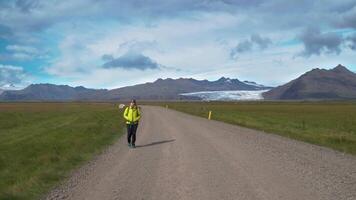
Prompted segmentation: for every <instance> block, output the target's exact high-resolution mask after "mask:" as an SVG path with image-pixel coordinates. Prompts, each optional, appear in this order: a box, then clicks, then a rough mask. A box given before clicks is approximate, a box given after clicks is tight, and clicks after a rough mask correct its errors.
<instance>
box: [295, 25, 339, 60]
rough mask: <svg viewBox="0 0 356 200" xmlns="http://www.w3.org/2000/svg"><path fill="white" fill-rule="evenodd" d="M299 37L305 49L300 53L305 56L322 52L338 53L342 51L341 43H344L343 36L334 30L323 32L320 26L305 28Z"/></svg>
mask: <svg viewBox="0 0 356 200" xmlns="http://www.w3.org/2000/svg"><path fill="white" fill-rule="evenodd" d="M299 39H300V40H301V41H302V42H303V45H304V50H303V51H302V52H301V53H300V54H299V55H300V56H304V57H310V56H312V55H320V54H322V53H327V54H332V53H334V54H337V55H338V54H340V52H341V44H342V43H343V38H342V36H340V35H338V34H337V33H332V32H327V33H322V32H321V30H320V29H318V28H307V29H305V30H304V31H303V32H302V34H301V35H300V36H299Z"/></svg>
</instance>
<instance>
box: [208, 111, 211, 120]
mask: <svg viewBox="0 0 356 200" xmlns="http://www.w3.org/2000/svg"><path fill="white" fill-rule="evenodd" d="M208 119H209V120H211V110H209V117H208Z"/></svg>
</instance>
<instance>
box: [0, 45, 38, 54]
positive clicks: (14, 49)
mask: <svg viewBox="0 0 356 200" xmlns="http://www.w3.org/2000/svg"><path fill="white" fill-rule="evenodd" d="M6 50H8V51H12V52H22V53H27V54H38V53H39V52H38V50H37V49H36V48H35V47H30V46H23V45H8V46H6Z"/></svg>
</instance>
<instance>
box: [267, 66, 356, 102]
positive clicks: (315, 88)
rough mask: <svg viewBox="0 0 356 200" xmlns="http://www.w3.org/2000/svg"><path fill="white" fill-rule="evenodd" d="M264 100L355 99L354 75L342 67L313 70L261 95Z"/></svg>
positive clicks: (355, 76)
mask: <svg viewBox="0 0 356 200" xmlns="http://www.w3.org/2000/svg"><path fill="white" fill-rule="evenodd" d="M263 97H264V98H265V99H271V100H301V99H303V100H304V99H310V100H312V99H356V74H355V73H353V72H351V71H350V70H348V69H347V68H346V67H344V66H342V65H340V64H339V65H338V66H336V67H335V68H333V69H330V70H326V69H319V68H315V69H313V70H311V71H309V72H306V73H305V74H303V75H301V76H300V77H299V78H297V79H295V80H292V81H290V82H289V83H287V84H284V85H281V86H279V87H276V88H274V89H272V90H270V91H268V92H265V93H263Z"/></svg>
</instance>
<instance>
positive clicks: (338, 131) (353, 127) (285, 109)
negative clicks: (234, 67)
mask: <svg viewBox="0 0 356 200" xmlns="http://www.w3.org/2000/svg"><path fill="white" fill-rule="evenodd" d="M161 105H163V106H165V105H168V106H169V108H172V109H176V110H179V111H183V112H186V113H190V114H193V115H198V116H201V117H208V112H209V110H211V111H212V119H214V120H219V121H224V122H227V123H231V124H238V125H241V126H245V127H250V128H254V129H259V130H263V131H265V132H270V133H276V134H279V135H282V136H286V137H290V138H293V139H298V140H302V141H306V142H310V143H313V144H317V145H322V146H326V147H331V148H333V149H336V150H339V151H342V152H347V153H351V154H356V102H237V103H233V102H230V103H229V102H203V103H202V102H195V103H194V102H189V103H188V102H176V103H174V102H169V103H161Z"/></svg>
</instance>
